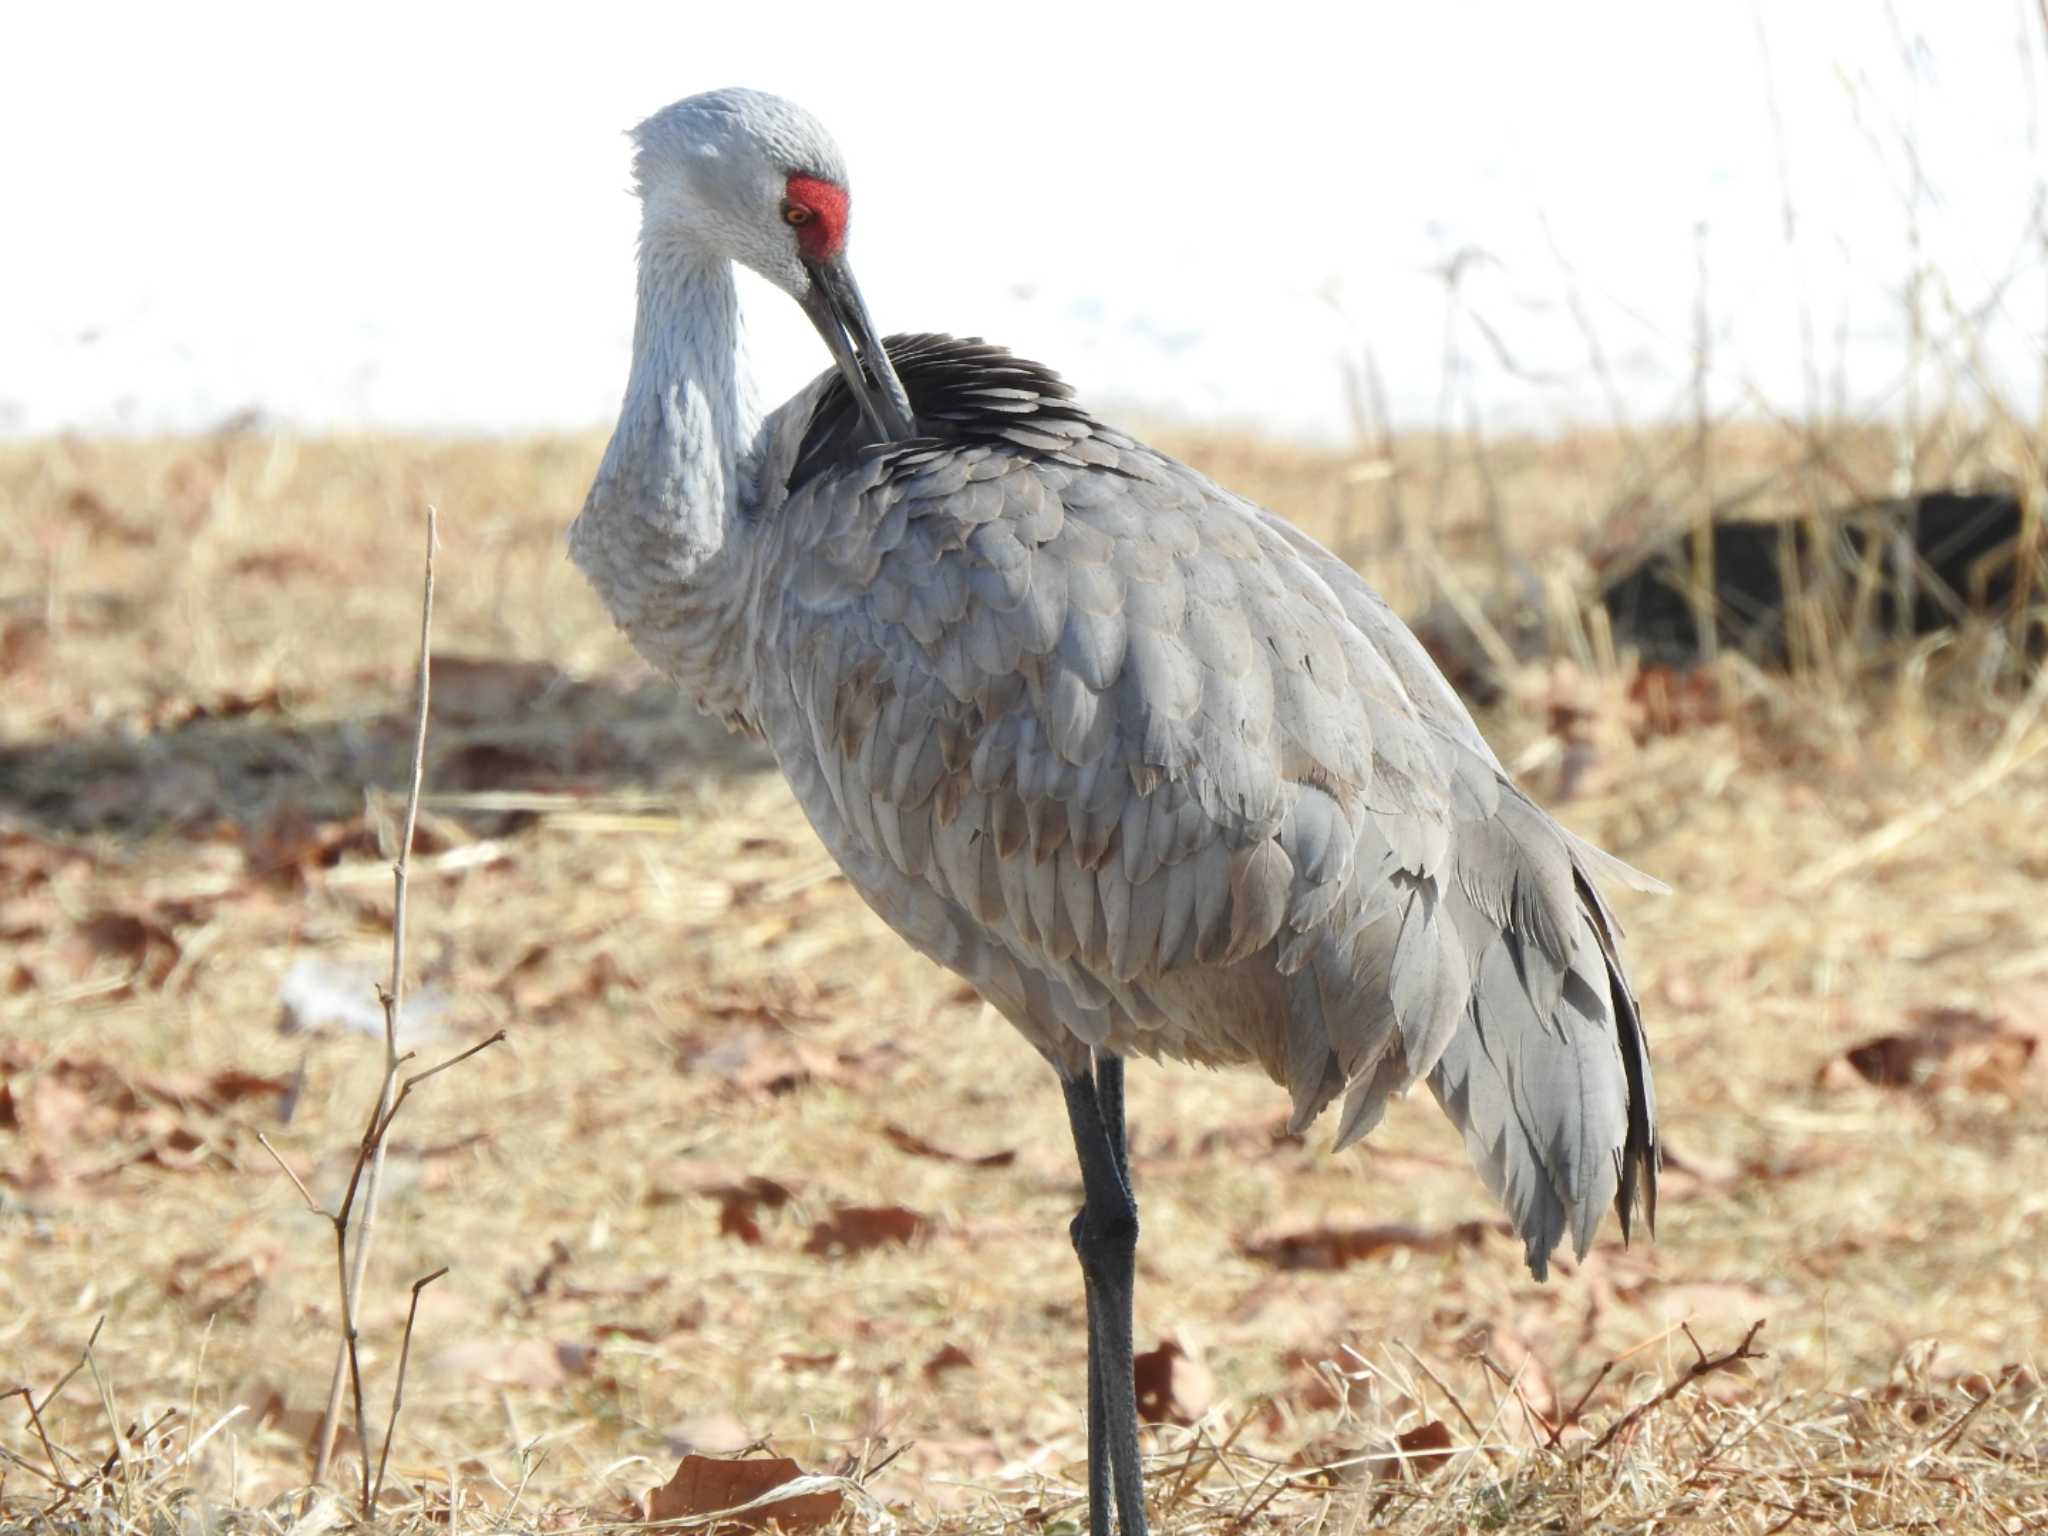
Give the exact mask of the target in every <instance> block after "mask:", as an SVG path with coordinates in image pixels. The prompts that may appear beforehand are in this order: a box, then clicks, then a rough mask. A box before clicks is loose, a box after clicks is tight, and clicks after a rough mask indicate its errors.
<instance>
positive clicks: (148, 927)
mask: <svg viewBox="0 0 2048 1536" xmlns="http://www.w3.org/2000/svg"><path fill="white" fill-rule="evenodd" d="M71 937H72V945H71V948H72V953H73V956H74V967H75V969H76V970H77V972H78V973H79V975H81V976H83V975H85V974H86V973H88V972H89V971H91V970H92V969H93V966H94V962H95V961H96V960H114V961H118V962H119V963H120V964H121V965H123V966H125V967H126V968H127V970H128V981H129V983H130V985H133V984H135V983H137V982H139V983H141V984H142V985H143V986H146V987H149V988H152V989H154V988H157V987H161V986H162V985H163V984H164V983H165V982H166V981H168V980H169V979H170V975H171V972H172V971H173V970H175V969H176V968H177V964H178V956H179V955H180V954H181V953H182V950H181V948H180V946H179V944H178V941H177V939H176V938H175V937H174V936H173V935H172V933H171V931H170V929H169V928H167V927H165V926H164V925H163V923H162V922H160V921H159V920H157V919H156V918H155V917H154V916H145V915H143V914H142V913H139V912H116V911H100V912H95V913H93V914H92V915H91V916H89V917H87V918H85V919H84V920H83V921H82V922H80V923H79V924H78V925H77V927H76V928H74V929H73V930H72V935H71Z"/></svg>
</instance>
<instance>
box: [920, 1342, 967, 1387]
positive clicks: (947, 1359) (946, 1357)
mask: <svg viewBox="0 0 2048 1536" xmlns="http://www.w3.org/2000/svg"><path fill="white" fill-rule="evenodd" d="M973 1364H974V1356H972V1355H970V1354H969V1353H967V1351H966V1350H964V1349H962V1348H961V1347H960V1346H959V1345H958V1344H948V1345H947V1346H946V1347H945V1348H944V1349H942V1350H940V1351H939V1352H938V1353H937V1354H936V1355H933V1356H932V1357H931V1359H929V1360H927V1361H925V1363H924V1376H925V1380H927V1381H937V1380H938V1379H939V1378H940V1377H941V1376H943V1375H945V1374H946V1372H948V1371H958V1370H964V1369H966V1368H967V1367H970V1366H972V1365H973Z"/></svg>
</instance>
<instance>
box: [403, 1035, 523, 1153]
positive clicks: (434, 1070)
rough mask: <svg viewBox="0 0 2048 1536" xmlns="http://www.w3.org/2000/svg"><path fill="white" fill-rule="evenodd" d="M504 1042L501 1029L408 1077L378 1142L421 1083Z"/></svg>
mask: <svg viewBox="0 0 2048 1536" xmlns="http://www.w3.org/2000/svg"><path fill="white" fill-rule="evenodd" d="M504 1040H505V1031H504V1030H502V1029H501V1030H499V1031H498V1032H497V1033H496V1034H493V1035H487V1036H485V1037H484V1038H483V1039H481V1040H479V1041H477V1043H476V1044H475V1045H472V1046H471V1047H470V1048H469V1049H468V1050H466V1051H458V1052H456V1053H455V1054H454V1055H453V1056H450V1057H449V1058H448V1059H447V1060H446V1061H444V1062H442V1063H441V1064H440V1065H439V1066H434V1067H429V1068H427V1070H426V1071H424V1072H415V1073H414V1074H413V1075H412V1076H411V1077H408V1078H407V1079H406V1080H405V1081H404V1082H403V1083H401V1084H399V1087H398V1100H397V1102H396V1103H394V1104H393V1105H392V1106H391V1113H390V1114H388V1115H386V1116H385V1117H384V1123H383V1124H382V1125H381V1126H379V1127H378V1128H377V1137H378V1140H379V1141H380V1142H381V1141H382V1140H383V1137H384V1133H385V1132H387V1131H389V1130H390V1129H391V1122H392V1121H393V1120H395V1119H397V1118H398V1111H399V1109H400V1108H401V1107H402V1106H403V1105H404V1103H405V1099H406V1095H407V1094H409V1093H411V1092H412V1091H413V1089H414V1088H415V1087H417V1086H418V1085H419V1084H421V1083H424V1082H425V1081H426V1080H427V1079H428V1078H430V1077H439V1076H440V1075H441V1074H442V1073H443V1072H446V1071H447V1070H448V1069H449V1068H450V1067H454V1066H460V1065H461V1064H462V1063H463V1062H465V1061H467V1060H469V1058H470V1057H472V1056H474V1055H476V1054H477V1052H479V1051H487V1050H489V1049H490V1048H491V1047H492V1046H494V1045H501V1044H503V1043H504Z"/></svg>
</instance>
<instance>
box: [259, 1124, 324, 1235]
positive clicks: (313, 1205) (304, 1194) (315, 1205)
mask: <svg viewBox="0 0 2048 1536" xmlns="http://www.w3.org/2000/svg"><path fill="white" fill-rule="evenodd" d="M256 1144H257V1145H258V1146H260V1147H262V1148H263V1150H264V1151H266V1152H268V1153H269V1154H270V1156H271V1158H272V1160H273V1161H275V1162H276V1164H277V1166H278V1167H280V1168H282V1169H283V1170H284V1176H285V1177H286V1178H288V1179H290V1180H291V1181H292V1188H294V1189H296V1190H297V1191H298V1192H299V1198H300V1199H302V1200H304V1201H305V1202H306V1209H307V1210H309V1211H311V1212H312V1213H313V1214H314V1215H315V1216H318V1217H320V1218H321V1219H322V1220H323V1221H332V1220H334V1213H333V1212H332V1211H330V1210H328V1209H327V1207H326V1206H324V1205H322V1204H321V1203H320V1202H319V1201H318V1200H315V1199H314V1198H313V1192H312V1191H311V1190H310V1189H308V1188H306V1184H305V1181H304V1180H303V1179H301V1178H300V1177H299V1176H298V1175H297V1174H296V1173H293V1172H292V1165H291V1164H290V1163H288V1162H286V1161H285V1160H284V1154H283V1153H282V1152H280V1151H278V1150H277V1148H275V1147H273V1146H272V1145H271V1144H270V1138H269V1137H268V1136H265V1135H264V1134H263V1133H262V1132H261V1131H258V1132H257V1133H256Z"/></svg>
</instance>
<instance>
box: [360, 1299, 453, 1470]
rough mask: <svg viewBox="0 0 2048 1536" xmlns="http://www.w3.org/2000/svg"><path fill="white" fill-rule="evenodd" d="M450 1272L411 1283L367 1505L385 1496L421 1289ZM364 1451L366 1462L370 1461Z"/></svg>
mask: <svg viewBox="0 0 2048 1536" xmlns="http://www.w3.org/2000/svg"><path fill="white" fill-rule="evenodd" d="M447 1273H448V1266H447V1265H446V1264H443V1265H442V1266H441V1267H440V1268H439V1269H437V1270H435V1271H434V1272H433V1273H432V1274H431V1275H422V1276H421V1277H420V1278H419V1279H417V1280H415V1281H413V1283H412V1305H411V1306H410V1307H408V1308H406V1312H405V1338H404V1340H403V1341H402V1342H401V1343H400V1344H399V1346H398V1379H397V1380H396V1381H394V1382H393V1383H392V1384H391V1416H390V1417H389V1418H387V1419H386V1420H385V1421H384V1445H383V1448H382V1449H381V1450H379V1451H378V1452H377V1481H376V1483H375V1484H374V1485H373V1486H372V1487H371V1489H370V1495H369V1503H368V1506H367V1507H368V1508H371V1509H374V1508H375V1507H376V1505H377V1501H378V1500H379V1499H381V1498H382V1497H383V1496H384V1468H385V1467H386V1466H387V1465H388V1464H389V1463H390V1461H391V1442H392V1440H393V1439H394V1438H396V1436H397V1433H398V1409H399V1406H400V1405H401V1404H402V1403H404V1401H405V1367H406V1364H407V1362H409V1361H410V1360H411V1359H412V1326H413V1323H414V1322H415V1321H417V1320H418V1318H419V1315H420V1292H421V1291H424V1290H425V1289H426V1288H427V1287H428V1286H430V1285H432V1284H433V1283H434V1282H435V1281H436V1280H438V1279H440V1278H441V1277H442V1276H443V1275H445V1274H447ZM369 1461H370V1458H369V1457H368V1456H367V1455H365V1456H364V1457H363V1464H364V1465H365V1466H368V1465H369Z"/></svg>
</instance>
